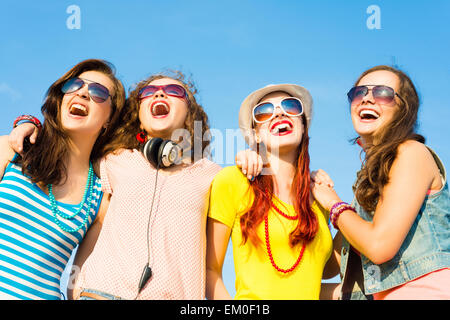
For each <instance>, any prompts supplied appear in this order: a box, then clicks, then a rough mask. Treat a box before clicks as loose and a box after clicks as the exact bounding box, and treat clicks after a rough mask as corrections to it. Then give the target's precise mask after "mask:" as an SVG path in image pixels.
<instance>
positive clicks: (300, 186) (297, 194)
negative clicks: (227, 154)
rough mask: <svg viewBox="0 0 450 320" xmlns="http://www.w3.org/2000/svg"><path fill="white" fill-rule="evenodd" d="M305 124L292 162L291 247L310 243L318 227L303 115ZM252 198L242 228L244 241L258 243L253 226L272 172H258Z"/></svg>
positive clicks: (264, 208) (269, 192)
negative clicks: (293, 217)
mask: <svg viewBox="0 0 450 320" xmlns="http://www.w3.org/2000/svg"><path fill="white" fill-rule="evenodd" d="M302 122H303V127H304V132H303V137H302V142H301V143H300V145H299V147H298V157H297V162H296V164H295V175H294V178H293V179H292V186H291V195H292V196H293V198H294V199H295V202H294V208H295V212H296V213H298V222H297V227H296V228H295V229H294V230H293V231H292V232H291V233H290V234H289V244H290V245H291V246H292V247H293V246H295V245H297V244H298V243H300V242H301V241H303V242H304V243H309V242H311V241H312V240H313V239H314V236H315V235H316V233H317V230H318V221H317V216H316V215H315V213H314V212H313V211H312V209H311V205H310V200H309V199H310V183H311V177H310V171H309V151H308V149H309V136H308V129H307V126H306V120H305V118H304V117H303V116H302ZM251 188H252V189H253V193H254V200H253V203H252V206H251V208H250V209H249V210H248V211H247V212H246V213H244V214H243V215H242V216H241V218H240V222H241V231H242V235H243V243H246V242H247V240H248V239H249V238H250V240H251V241H252V242H253V243H254V244H255V245H257V244H259V243H260V242H261V239H259V237H258V235H257V233H256V227H257V226H258V225H259V224H260V223H261V222H262V221H263V220H264V218H265V217H266V216H267V214H268V212H269V210H270V207H271V201H272V196H273V177H272V176H271V175H260V176H258V177H256V178H255V180H254V181H253V182H251Z"/></svg>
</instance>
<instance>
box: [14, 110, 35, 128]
mask: <svg viewBox="0 0 450 320" xmlns="http://www.w3.org/2000/svg"><path fill="white" fill-rule="evenodd" d="M21 121H23V122H29V123H32V124H34V125H35V126H36V127H37V128H38V129H39V130H41V129H42V124H41V122H40V121H39V119H38V118H36V117H33V116H30V115H26V114H24V115H21V116H19V117H17V118H16V120H14V123H13V128H15V127H17V126H18V124H19V122H21Z"/></svg>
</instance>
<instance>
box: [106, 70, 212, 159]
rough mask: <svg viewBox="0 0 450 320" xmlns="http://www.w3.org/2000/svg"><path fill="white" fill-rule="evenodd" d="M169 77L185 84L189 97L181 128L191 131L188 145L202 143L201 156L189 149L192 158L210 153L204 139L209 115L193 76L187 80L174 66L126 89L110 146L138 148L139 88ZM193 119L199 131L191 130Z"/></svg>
mask: <svg viewBox="0 0 450 320" xmlns="http://www.w3.org/2000/svg"><path fill="white" fill-rule="evenodd" d="M163 78H170V79H173V80H177V81H179V82H180V83H181V84H182V86H183V87H184V88H185V90H186V93H187V95H188V96H187V101H188V112H187V116H186V120H185V122H184V128H185V129H187V130H188V131H189V134H190V146H191V147H192V149H195V146H196V145H197V146H201V153H202V155H201V157H198V156H196V152H195V150H194V152H193V153H191V160H192V162H194V161H197V160H200V159H201V158H202V157H203V156H209V153H208V152H209V150H208V149H207V147H208V146H209V143H210V141H209V139H204V136H205V133H206V132H208V131H209V122H208V116H207V114H206V112H205V111H204V109H203V107H202V106H201V105H200V104H199V103H198V102H197V100H196V98H195V95H196V94H197V89H196V87H195V84H194V82H193V81H192V80H190V79H189V80H186V76H185V75H184V74H183V73H182V72H181V71H177V70H168V71H164V72H161V73H157V74H154V75H151V76H150V77H148V78H146V79H144V80H142V81H140V82H139V83H138V84H137V85H136V86H135V87H134V88H133V89H132V90H131V92H130V93H129V96H128V99H127V101H126V108H124V112H123V113H122V115H121V117H122V122H123V125H122V126H121V127H120V128H118V130H117V132H116V133H115V136H114V139H113V140H112V141H111V143H110V145H109V147H110V148H112V149H114V150H118V149H121V148H124V149H139V148H140V143H139V141H138V140H137V139H136V135H137V134H138V133H139V132H140V131H141V129H140V127H141V122H140V120H139V108H140V99H139V91H140V90H141V89H142V88H143V87H145V86H146V85H148V84H149V83H150V82H152V81H154V80H158V79H163ZM196 122H200V123H199V124H200V125H201V134H200V132H197V131H198V129H197V130H194V129H195V127H196Z"/></svg>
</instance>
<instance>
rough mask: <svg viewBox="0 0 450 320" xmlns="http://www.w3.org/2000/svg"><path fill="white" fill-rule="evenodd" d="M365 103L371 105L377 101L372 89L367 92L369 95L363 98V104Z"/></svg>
mask: <svg viewBox="0 0 450 320" xmlns="http://www.w3.org/2000/svg"><path fill="white" fill-rule="evenodd" d="M364 103H370V104H374V103H375V99H374V97H373V94H372V88H370V89H369V91H367V94H366V95H365V96H364V97H363V98H362V100H361V104H364Z"/></svg>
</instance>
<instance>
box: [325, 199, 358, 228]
mask: <svg viewBox="0 0 450 320" xmlns="http://www.w3.org/2000/svg"><path fill="white" fill-rule="evenodd" d="M345 210H351V211H353V212H355V213H356V210H355V209H354V208H353V207H352V206H351V205H349V204H348V203H345V202H341V203H339V204H338V205H337V206H336V205H335V206H333V208H332V210H331V211H330V222H331V224H332V225H333V227H334V228H335V229H336V230H339V227H338V226H337V221H338V219H339V216H340V215H341V213H342V212H344V211H345Z"/></svg>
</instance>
